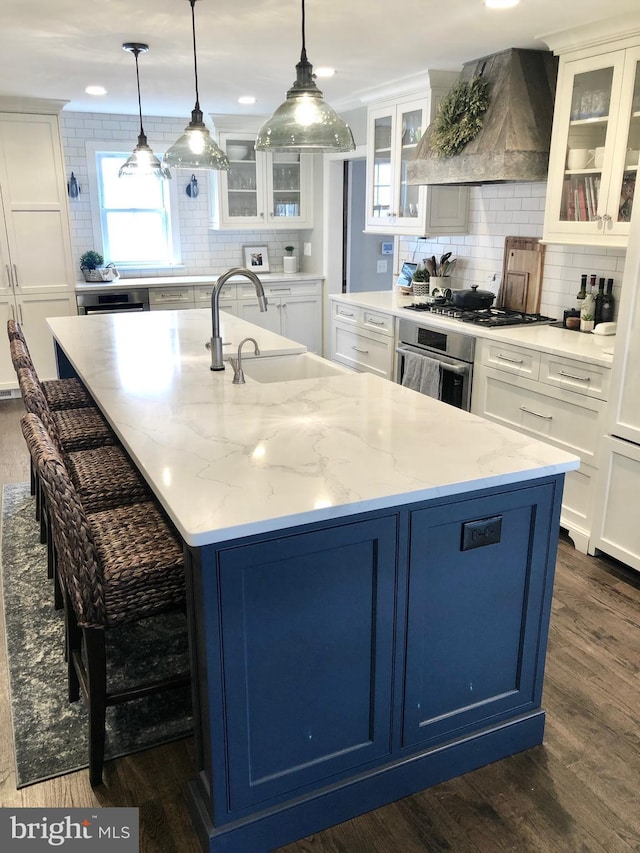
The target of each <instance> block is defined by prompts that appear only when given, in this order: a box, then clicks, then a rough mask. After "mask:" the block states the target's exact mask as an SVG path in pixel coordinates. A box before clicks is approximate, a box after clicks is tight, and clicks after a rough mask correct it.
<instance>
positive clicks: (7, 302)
mask: <svg viewBox="0 0 640 853" xmlns="http://www.w3.org/2000/svg"><path fill="white" fill-rule="evenodd" d="M16 319H17V316H16V307H15V301H14V298H13V296H12V295H11V294H9V296H8V298H7V297H6V296H4V297H1V298H0V326H1V327H2V329H6V328H7V320H16ZM2 334H3V335H4V332H2ZM17 387H18V378H17V376H16V372H15V370H14V369H13V364H12V362H11V354H10V352H9V344H8V342H7V338H6V336H5V337H4V340H3V342H2V346H0V391H3V390H5V389H9V388H17Z"/></svg>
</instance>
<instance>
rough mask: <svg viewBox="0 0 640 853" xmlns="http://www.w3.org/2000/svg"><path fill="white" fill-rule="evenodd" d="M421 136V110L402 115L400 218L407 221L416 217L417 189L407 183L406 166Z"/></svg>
mask: <svg viewBox="0 0 640 853" xmlns="http://www.w3.org/2000/svg"><path fill="white" fill-rule="evenodd" d="M421 136H422V110H412V111H410V112H406V113H402V144H401V149H400V152H401V153H400V198H399V200H398V201H399V213H400V216H402V217H405V218H408V219H416V218H417V217H418V190H419V187H418V186H415V185H410V184H408V183H407V164H408V163H409V162H411V161H412V160H413V158H414V157H415V153H416V148H417V147H418V142H419V141H420V137H421Z"/></svg>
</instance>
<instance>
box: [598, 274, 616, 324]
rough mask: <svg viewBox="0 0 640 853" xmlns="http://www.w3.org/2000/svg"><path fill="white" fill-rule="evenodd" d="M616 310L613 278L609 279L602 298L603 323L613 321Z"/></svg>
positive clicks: (601, 320)
mask: <svg viewBox="0 0 640 853" xmlns="http://www.w3.org/2000/svg"><path fill="white" fill-rule="evenodd" d="M614 310H615V298H614V296H613V279H612V278H609V279H607V290H606V293H605V294H604V299H603V300H602V313H601V319H600V322H601V323H611V322H612V321H613V315H614Z"/></svg>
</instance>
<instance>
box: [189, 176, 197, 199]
mask: <svg viewBox="0 0 640 853" xmlns="http://www.w3.org/2000/svg"><path fill="white" fill-rule="evenodd" d="M199 192H200V190H199V188H198V179H197V178H196V176H195V175H191V180H190V181H189V183H188V184H187V195H188V196H189V198H196V197H197V195H198V193H199Z"/></svg>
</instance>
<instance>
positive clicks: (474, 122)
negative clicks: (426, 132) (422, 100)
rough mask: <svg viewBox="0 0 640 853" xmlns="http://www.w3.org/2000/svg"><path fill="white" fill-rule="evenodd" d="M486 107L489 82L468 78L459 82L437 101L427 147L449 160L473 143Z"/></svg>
mask: <svg viewBox="0 0 640 853" xmlns="http://www.w3.org/2000/svg"><path fill="white" fill-rule="evenodd" d="M488 107H489V81H488V80H483V79H482V77H472V78H471V80H469V81H468V82H465V81H461V82H460V83H456V84H455V86H454V87H453V88H452V89H450V90H449V92H447V94H446V95H445V96H444V98H443V99H442V100H441V101H440V106H439V107H438V112H437V114H436V117H435V119H434V120H433V125H432V128H431V137H430V143H431V147H432V148H433V150H434V151H435V152H436V153H437V154H438V156H440V157H453V156H454V155H456V154H459V153H460V151H462V149H463V148H464V147H465V145H467V144H468V143H469V142H471V140H472V139H475V138H476V136H477V135H478V133H480V129H481V127H482V121H483V118H484V114H485V113H486V111H487V109H488Z"/></svg>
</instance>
